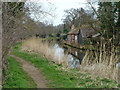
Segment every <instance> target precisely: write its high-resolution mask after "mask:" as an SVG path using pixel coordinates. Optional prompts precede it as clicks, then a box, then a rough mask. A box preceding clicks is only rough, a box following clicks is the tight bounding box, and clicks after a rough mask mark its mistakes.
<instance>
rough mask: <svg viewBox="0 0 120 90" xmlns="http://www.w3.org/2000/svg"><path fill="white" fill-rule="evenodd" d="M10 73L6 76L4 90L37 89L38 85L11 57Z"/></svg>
mask: <svg viewBox="0 0 120 90" xmlns="http://www.w3.org/2000/svg"><path fill="white" fill-rule="evenodd" d="M8 62H9V72H8V75H6V74H5V71H4V75H5V82H4V85H3V87H4V88H36V87H37V85H36V84H35V82H34V81H33V80H32V78H30V77H29V76H28V75H27V73H25V72H24V71H23V69H22V67H21V64H20V63H19V62H17V61H16V59H15V58H13V57H11V56H9V57H8Z"/></svg>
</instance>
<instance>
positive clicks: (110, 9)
mask: <svg viewBox="0 0 120 90" xmlns="http://www.w3.org/2000/svg"><path fill="white" fill-rule="evenodd" d="M119 4H120V2H116V3H114V2H100V3H99V9H98V19H99V21H100V22H101V26H100V27H101V30H102V32H101V33H102V35H103V37H104V38H105V39H112V41H113V43H116V42H115V41H116V39H117V38H118V35H117V34H118V33H119V29H120V24H119V23H120V21H119V20H120V18H119V17H120V15H119V12H120V11H119V10H120V5H119Z"/></svg>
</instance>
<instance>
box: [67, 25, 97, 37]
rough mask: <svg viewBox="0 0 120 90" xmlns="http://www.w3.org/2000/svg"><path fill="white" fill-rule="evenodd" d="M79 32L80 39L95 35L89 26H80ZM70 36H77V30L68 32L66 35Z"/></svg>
mask: <svg viewBox="0 0 120 90" xmlns="http://www.w3.org/2000/svg"><path fill="white" fill-rule="evenodd" d="M80 30H81V34H82V37H88V36H90V35H95V34H96V32H95V30H94V29H93V28H91V27H89V26H82V27H80ZM72 34H79V29H74V30H73V29H71V31H70V32H68V35H72Z"/></svg>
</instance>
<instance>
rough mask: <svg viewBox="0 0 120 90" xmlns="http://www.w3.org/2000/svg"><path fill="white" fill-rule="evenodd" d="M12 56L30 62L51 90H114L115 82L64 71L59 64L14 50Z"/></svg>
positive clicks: (78, 71)
mask: <svg viewBox="0 0 120 90" xmlns="http://www.w3.org/2000/svg"><path fill="white" fill-rule="evenodd" d="M12 54H14V55H16V56H18V57H21V58H23V59H24V60H26V61H30V62H32V63H33V64H34V65H35V66H36V67H37V68H39V69H40V70H41V71H42V73H43V75H44V76H45V77H46V79H47V80H49V82H48V84H47V86H48V87H52V88H116V87H117V82H116V81H113V80H109V79H107V78H102V79H101V78H99V77H97V78H92V76H91V75H90V73H81V71H80V70H77V69H66V68H63V67H62V65H61V64H55V62H53V61H51V60H48V59H47V58H45V57H43V56H41V55H38V54H30V53H28V52H22V51H20V48H19V47H16V48H14V51H13V52H12Z"/></svg>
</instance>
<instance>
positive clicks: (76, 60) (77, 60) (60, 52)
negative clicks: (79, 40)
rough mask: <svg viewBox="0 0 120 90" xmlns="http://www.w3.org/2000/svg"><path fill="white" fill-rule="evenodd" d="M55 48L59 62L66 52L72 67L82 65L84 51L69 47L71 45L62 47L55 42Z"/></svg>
mask: <svg viewBox="0 0 120 90" xmlns="http://www.w3.org/2000/svg"><path fill="white" fill-rule="evenodd" d="M54 48H55V57H54V58H59V63H60V60H61V59H62V57H63V56H64V55H65V54H67V55H68V58H69V61H68V64H69V66H70V67H71V68H77V67H79V66H80V64H81V62H82V59H83V57H84V53H83V51H81V50H78V49H75V48H72V47H69V46H63V48H62V47H60V46H59V45H58V44H55V45H54Z"/></svg>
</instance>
